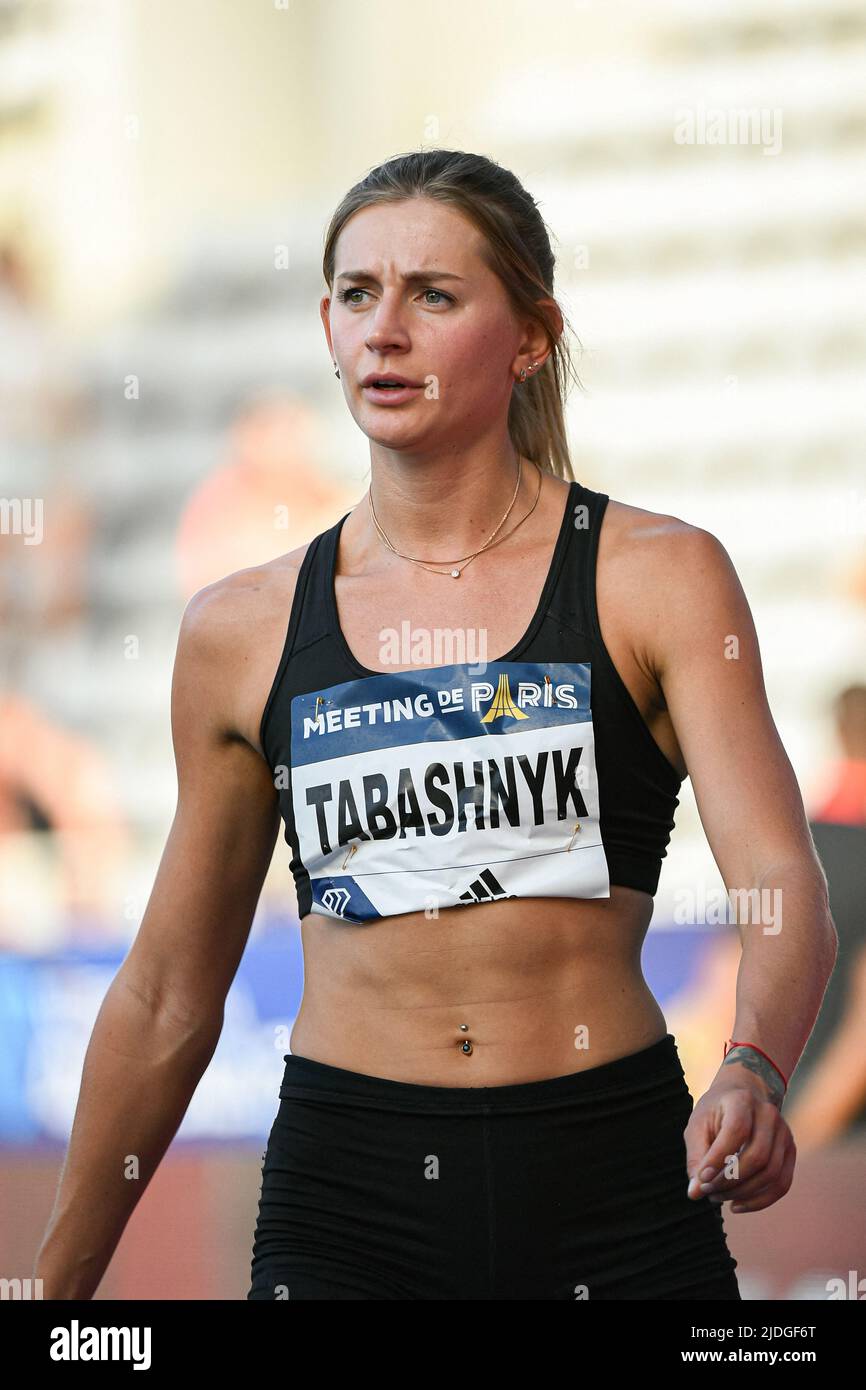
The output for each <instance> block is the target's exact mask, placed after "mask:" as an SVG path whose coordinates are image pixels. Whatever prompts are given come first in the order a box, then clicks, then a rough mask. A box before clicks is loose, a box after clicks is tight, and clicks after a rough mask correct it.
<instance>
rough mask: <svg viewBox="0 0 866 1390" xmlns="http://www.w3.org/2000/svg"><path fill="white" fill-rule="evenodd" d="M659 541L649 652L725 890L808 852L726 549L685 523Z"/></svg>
mask: <svg viewBox="0 0 866 1390" xmlns="http://www.w3.org/2000/svg"><path fill="white" fill-rule="evenodd" d="M667 544H668V545H669V546H670V547H672V550H673V554H668V556H667V557H666V562H665V564H664V566H663V568H662V571H661V573H662V577H661V578H660V579H659V584H660V586H661V589H662V590H665V592H664V593H660V596H659V597H660V603H659V613H660V614H662V613H663V620H660V621H658V622H656V623H655V625H654V628H653V633H654V636H653V647H652V651H651V659H652V662H653V665H654V668H655V670H656V674H657V678H658V680H659V683H660V685H661V688H662V690H663V692H664V697H665V701H666V703H667V707H668V711H669V713H670V717H671V720H672V722H673V725H674V729H675V731H676V734H677V740H678V742H679V745H680V748H681V749H682V752H683V757H684V759H685V762H686V766H687V767H688V770H689V776H690V778H691V782H692V787H693V789H694V793H695V799H696V801H697V806H698V811H699V813H700V817H701V823H702V825H703V827H704V830H705V832H706V835H707V839H708V841H709V844H710V848H711V850H712V852H713V855H714V857H715V860H716V863H717V865H718V867H719V871H720V873H721V874H722V877H723V879H724V881H725V884H726V886H727V887H728V888H731V887H743V888H748V887H750V886H752V885H754V884H756V883H757V881H758V879H759V878H760V876H761V874H762V873H763V872H764V871H765V870H766V869H768V868H769V867H770V866H771V865H773V864H780V863H787V862H791V861H792V860H795V859H796V858H797V857H798V856H799V855H800V854H801V853H806V854H807V855H808V856H810V857H811V856H812V855H813V848H812V841H811V836H810V834H809V829H808V824H807V821H806V815H805V811H804V808H803V802H802V797H801V795H800V789H799V786H798V784H797V779H796V776H795V774H794V770H793V768H792V766H791V762H790V760H789V758H788V755H787V753H786V752H785V749H784V746H783V744H782V740H781V738H780V737H779V732H778V730H777V728H776V725H775V723H774V720H773V716H772V713H771V711H770V707H769V703H768V700H767V692H766V689H765V685H764V676H763V670H762V664H761V654H760V648H759V645H758V637H757V633H756V631H755V624H754V621H753V619H752V614H751V611H750V609H749V605H748V602H747V600H746V596H745V594H744V592H743V588H742V585H741V584H740V581H739V579H738V577H737V574H736V571H735V569H734V566H733V564H732V562H731V559H730V557H729V556H728V554H727V551H726V550H725V548H724V546H723V545H722V544H721V542H720V541H718V540H717V539H716V538H715V537H714V536H713V535H711V534H710V533H709V532H706V531H702V530H699V529H696V528H691V527H689V528H684V529H683V530H682V531H681V532H678V533H677V534H676V535H674V536H673V537H671V538H669V539H668V541H667ZM662 601H663V605H664V606H663V607H662Z"/></svg>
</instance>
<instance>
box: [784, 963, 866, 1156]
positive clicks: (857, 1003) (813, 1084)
mask: <svg viewBox="0 0 866 1390" xmlns="http://www.w3.org/2000/svg"><path fill="white" fill-rule="evenodd" d="M845 986H846V990H847V993H846V1008H845V1012H844V1014H843V1016H842V1020H841V1022H840V1023H839V1025H838V1027H837V1028H836V1029H835V1030H834V1032H833V1034H832V1036H831V1037H830V1039H829V1040H828V1042H827V1044H826V1046H825V1047H824V1050H823V1051H822V1052H821V1054H820V1056H819V1058H818V1060H817V1062H816V1063H815V1064H814V1066H813V1067H812V1068H811V1070H810V1071H809V1072H808V1076H807V1080H806V1083H805V1085H804V1086H803V1087H802V1089H801V1090H800V1092H799V1094H798V1095H797V1096H796V1097H795V1098H794V1101H793V1103H792V1104H791V1105H790V1106H789V1107H786V1111H785V1115H786V1118H787V1121H788V1124H789V1125H790V1126H791V1133H792V1134H793V1136H794V1142H795V1144H796V1145H797V1150H798V1152H799V1153H807V1152H809V1151H810V1150H812V1149H817V1148H819V1147H821V1146H822V1145H823V1144H828V1143H829V1142H830V1140H832V1139H836V1138H839V1137H840V1136H842V1135H844V1134H845V1133H846V1132H847V1131H848V1130H849V1129H852V1128H854V1127H855V1126H856V1125H857V1124H859V1123H860V1122H862V1120H863V1119H864V1110H866V945H864V944H862V943H861V944H860V946H859V948H858V950H857V953H856V955H855V956H854V963H853V968H852V969H851V970H849V971H848V973H847V977H846V979H845Z"/></svg>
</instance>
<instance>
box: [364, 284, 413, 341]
mask: <svg viewBox="0 0 866 1390" xmlns="http://www.w3.org/2000/svg"><path fill="white" fill-rule="evenodd" d="M365 342H366V344H367V347H368V348H369V349H370V351H371V352H375V353H378V354H379V355H380V356H381V355H382V354H383V353H385V352H387V351H389V350H391V349H394V348H396V349H398V350H400V351H404V352H405V350H406V349H407V348H408V347H409V335H408V333H407V332H406V328H405V325H404V323H403V316H402V310H401V305H400V291H399V290H394V291H388V290H385V291H384V292H383V294H382V297H381V299H380V300H379V303H378V304H377V305H376V307H375V309H374V311H373V313H372V315H371V316H370V318H369V319H368V321H367V336H366V339H365Z"/></svg>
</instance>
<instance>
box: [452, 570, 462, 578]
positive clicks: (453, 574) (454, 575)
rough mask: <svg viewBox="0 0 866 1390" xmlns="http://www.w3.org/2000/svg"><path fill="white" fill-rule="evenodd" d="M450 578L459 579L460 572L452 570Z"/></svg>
mask: <svg viewBox="0 0 866 1390" xmlns="http://www.w3.org/2000/svg"><path fill="white" fill-rule="evenodd" d="M451 577H452V579H459V578H460V571H459V570H452V571H451Z"/></svg>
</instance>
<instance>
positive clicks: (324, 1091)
mask: <svg viewBox="0 0 866 1390" xmlns="http://www.w3.org/2000/svg"><path fill="white" fill-rule="evenodd" d="M283 1061H284V1062H285V1064H286V1067H285V1071H284V1073H283V1082H282V1085H281V1086H280V1098H281V1099H285V1098H286V1097H289V1096H294V1097H300V1098H308V1099H314V1098H317V1097H318V1098H325V1097H328V1098H333V1099H339V1100H343V1101H346V1102H351V1103H354V1104H356V1105H369V1106H379V1107H384V1108H390V1109H393V1110H418V1111H434V1112H437V1113H447V1112H451V1113H452V1114H454V1113H465V1112H473V1111H474V1112H479V1111H486V1112H489V1113H493V1112H506V1111H520V1110H544V1109H548V1108H551V1107H554V1108H555V1107H557V1106H561V1105H571V1106H573V1105H575V1104H576V1103H580V1102H581V1101H583V1100H587V1101H590V1100H591V1101H594V1102H595V1101H598V1100H601V1099H603V1098H604V1097H612V1098H613V1097H615V1098H617V1099H619V1100H622V1099H624V1098H626V1097H627V1096H628V1095H629V1094H637V1093H645V1092H646V1091H647V1089H650V1090H651V1089H652V1088H653V1087H654V1086H660V1087H662V1088H664V1087H667V1094H669V1095H670V1094H674V1093H676V1094H680V1093H682V1091H683V1090H684V1089H685V1079H684V1073H683V1068H682V1064H681V1062H680V1058H679V1053H678V1052H677V1046H676V1040H675V1038H674V1035H673V1034H672V1033H667V1034H666V1035H665V1036H664V1037H663V1038H659V1040H658V1041H657V1042H654V1043H651V1044H650V1046H649V1047H643V1048H641V1049H640V1051H639V1052H632V1053H629V1054H628V1056H626V1057H617V1058H615V1059H614V1060H613V1061H612V1062H602V1063H601V1064H600V1065H599V1066H597V1067H587V1068H585V1069H584V1070H582V1071H575V1072H569V1073H568V1074H567V1075H565V1076H552V1077H548V1078H546V1079H545V1080H542V1081H521V1082H516V1083H513V1084H511V1083H510V1084H508V1085H505V1086H421V1085H418V1084H417V1083H415V1082H414V1081H394V1080H392V1079H391V1078H390V1077H384V1076H368V1075H366V1073H364V1072H357V1071H347V1070H346V1069H345V1068H343V1067H332V1066H330V1065H329V1064H328V1063H327V1062H317V1061H315V1060H314V1059H313V1058H312V1057H300V1056H298V1055H297V1054H296V1053H293V1052H289V1053H286V1054H285V1055H284V1057H283ZM672 1082H673V1083H674V1088H673V1091H672V1090H671V1086H670V1083H672ZM660 1098H661V1093H660Z"/></svg>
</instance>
